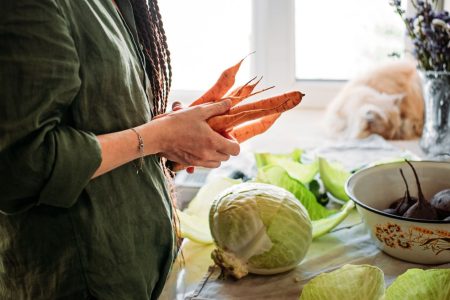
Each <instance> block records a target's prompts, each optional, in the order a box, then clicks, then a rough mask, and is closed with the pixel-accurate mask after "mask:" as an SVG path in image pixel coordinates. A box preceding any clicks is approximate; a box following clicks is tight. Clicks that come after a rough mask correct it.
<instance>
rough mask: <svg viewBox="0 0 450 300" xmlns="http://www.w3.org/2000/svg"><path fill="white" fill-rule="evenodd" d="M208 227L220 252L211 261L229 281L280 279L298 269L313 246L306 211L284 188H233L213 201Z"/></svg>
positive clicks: (251, 185)
mask: <svg viewBox="0 0 450 300" xmlns="http://www.w3.org/2000/svg"><path fill="white" fill-rule="evenodd" d="M209 224H210V229H211V234H212V237H213V239H214V242H215V244H216V246H217V248H216V249H215V250H214V251H213V253H212V255H211V256H212V258H213V260H214V261H215V263H216V264H217V265H219V266H220V267H221V268H222V271H223V273H224V274H226V275H231V276H233V277H235V278H241V277H243V276H245V275H247V274H248V273H254V274H263V275H265V274H267V275H269V274H276V273H281V272H285V271H288V270H290V269H293V268H294V267H295V266H297V265H298V264H299V263H300V261H301V260H302V259H303V258H304V257H305V255H306V252H307V250H308V248H309V246H310V244H311V241H312V225H311V220H310V218H309V216H308V213H307V211H306V209H305V208H304V207H303V205H302V204H301V203H300V202H299V201H298V200H297V199H296V198H295V196H294V195H293V194H292V193H290V192H288V191H286V190H285V189H283V188H280V187H277V186H274V185H271V184H265V183H250V182H247V183H241V184H237V185H234V186H232V187H230V188H228V189H226V190H224V191H223V192H222V193H220V194H219V195H218V196H217V197H216V198H215V200H214V202H213V204H212V206H211V210H210V214H209Z"/></svg>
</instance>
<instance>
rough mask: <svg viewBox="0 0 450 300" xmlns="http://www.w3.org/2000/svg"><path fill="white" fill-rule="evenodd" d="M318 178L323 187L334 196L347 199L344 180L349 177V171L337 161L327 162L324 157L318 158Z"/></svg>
mask: <svg viewBox="0 0 450 300" xmlns="http://www.w3.org/2000/svg"><path fill="white" fill-rule="evenodd" d="M319 173H320V178H321V179H322V182H323V184H324V186H325V189H326V190H327V191H328V192H330V193H331V194H332V195H333V196H334V197H336V198H338V199H340V200H343V201H348V200H349V199H350V198H349V197H348V196H347V194H346V193H345V187H344V186H345V182H346V181H347V179H348V178H349V177H350V172H348V171H347V170H345V169H344V167H343V166H342V165H341V164H339V163H329V162H328V161H327V160H326V159H324V158H322V157H321V158H319Z"/></svg>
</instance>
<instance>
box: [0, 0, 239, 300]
mask: <svg viewBox="0 0 450 300" xmlns="http://www.w3.org/2000/svg"><path fill="white" fill-rule="evenodd" d="M194 76H195V75H194ZM170 79H171V69H170V59H169V51H168V49H167V44H166V38H165V34H164V30H163V28H162V22H161V17H160V14H159V10H158V7H157V3H156V1H149V3H148V6H147V4H146V1H145V0H116V3H114V2H113V1H112V0H89V1H88V0H86V1H70V0H41V1H33V0H20V1H17V0H5V1H2V2H1V4H0V211H1V212H2V214H0V257H1V268H0V270H1V271H0V299H14V300H16V299H33V300H35V299H92V298H95V299H156V298H157V297H158V296H159V294H160V293H161V290H162V288H163V285H164V282H165V280H166V277H167V275H168V272H169V270H170V267H171V264H172V262H173V259H174V257H175V254H176V246H175V237H174V232H173V229H172V228H173V223H172V221H171V220H172V210H171V203H170V197H169V193H168V187H167V185H166V183H165V182H166V181H165V180H166V179H165V175H164V166H162V164H161V157H164V158H167V159H169V160H171V161H173V162H176V163H178V164H181V165H193V166H203V167H217V166H219V165H220V162H221V161H224V160H226V159H228V157H229V156H230V155H237V154H238V152H239V145H238V144H237V143H236V142H234V141H231V140H227V139H225V138H223V137H221V136H220V135H218V134H216V133H215V132H214V131H213V130H211V128H210V127H209V126H208V125H207V123H206V121H205V120H206V119H208V118H210V117H211V116H213V115H217V114H222V113H224V112H226V111H227V110H228V108H229V105H230V104H229V103H228V102H223V103H219V104H207V105H204V106H202V107H197V108H189V109H183V110H179V111H177V112H173V113H169V114H167V115H163V116H162V117H159V118H157V119H154V120H151V119H152V117H154V116H156V115H160V114H162V113H163V112H164V111H165V109H166V103H167V94H168V91H169V87H170Z"/></svg>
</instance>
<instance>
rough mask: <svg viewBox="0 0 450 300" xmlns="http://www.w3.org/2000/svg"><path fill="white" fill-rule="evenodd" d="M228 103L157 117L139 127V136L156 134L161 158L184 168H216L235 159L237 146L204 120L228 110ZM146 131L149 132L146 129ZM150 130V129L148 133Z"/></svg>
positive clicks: (191, 108) (177, 110)
mask: <svg viewBox="0 0 450 300" xmlns="http://www.w3.org/2000/svg"><path fill="white" fill-rule="evenodd" d="M230 105H231V103H230V101H229V100H226V101H221V102H218V103H211V104H204V105H199V106H195V107H189V108H186V109H179V107H177V106H175V107H173V110H174V111H173V112H172V113H169V114H166V115H164V116H161V117H157V118H156V119H154V120H152V121H151V122H150V123H148V125H149V126H144V127H142V130H141V134H143V136H144V140H145V139H146V138H145V135H147V133H148V134H151V135H154V134H157V136H158V138H157V141H158V146H159V147H158V149H159V151H158V152H159V153H160V155H162V156H164V157H166V158H167V159H169V160H171V161H173V162H176V163H179V164H181V165H185V166H201V167H206V168H216V167H219V166H220V164H221V162H222V161H226V160H228V159H229V157H230V155H238V154H239V151H240V147H239V144H238V143H237V142H235V141H233V140H230V139H227V138H225V137H223V136H221V135H220V134H218V133H217V132H215V131H214V130H212V129H211V127H210V126H209V125H208V123H207V122H206V120H208V119H209V118H211V117H213V116H216V115H220V114H223V113H225V112H227V111H228V110H229V109H230ZM145 127H148V128H145ZM151 128H153V129H151Z"/></svg>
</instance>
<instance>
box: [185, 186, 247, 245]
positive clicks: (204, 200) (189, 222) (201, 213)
mask: <svg viewBox="0 0 450 300" xmlns="http://www.w3.org/2000/svg"><path fill="white" fill-rule="evenodd" d="M241 182H242V181H241V180H234V179H230V178H226V177H222V178H217V179H215V180H213V181H211V182H209V183H207V184H205V185H204V186H203V187H202V188H200V190H199V191H198V193H197V195H196V196H195V197H194V199H192V201H191V202H190V203H189V205H188V207H187V208H186V209H185V210H184V211H179V210H177V214H178V218H179V220H180V232H181V237H183V238H188V239H190V240H192V241H194V242H198V243H201V244H211V243H212V242H213V239H212V236H211V232H210V229H209V210H210V208H211V204H212V202H213V201H214V199H215V198H216V197H217V195H219V194H220V192H222V191H223V190H225V189H226V188H228V187H230V186H233V185H235V184H238V183H241Z"/></svg>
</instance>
